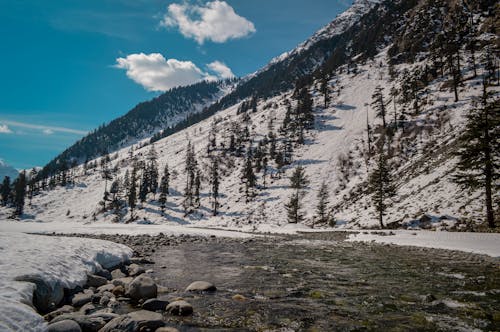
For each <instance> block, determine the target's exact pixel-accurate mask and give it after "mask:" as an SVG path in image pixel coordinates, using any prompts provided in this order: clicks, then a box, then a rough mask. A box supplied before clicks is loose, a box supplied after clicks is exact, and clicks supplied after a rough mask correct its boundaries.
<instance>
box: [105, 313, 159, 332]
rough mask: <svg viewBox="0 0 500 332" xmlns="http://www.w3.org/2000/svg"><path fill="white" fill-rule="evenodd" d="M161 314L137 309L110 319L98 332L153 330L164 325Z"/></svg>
mask: <svg viewBox="0 0 500 332" xmlns="http://www.w3.org/2000/svg"><path fill="white" fill-rule="evenodd" d="M164 325H165V323H164V322H163V316H162V315H161V314H159V313H156V312H152V311H147V310H139V311H134V312H131V313H129V314H126V315H123V316H120V317H117V318H114V319H112V320H111V321H110V322H109V323H107V324H106V325H105V326H104V327H103V328H102V329H101V330H100V331H99V332H114V331H125V332H135V331H155V330H156V329H157V328H159V327H162V326H164Z"/></svg>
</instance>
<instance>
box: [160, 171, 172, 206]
mask: <svg viewBox="0 0 500 332" xmlns="http://www.w3.org/2000/svg"><path fill="white" fill-rule="evenodd" d="M169 182H170V172H169V170H168V165H165V169H164V171H163V176H162V178H161V181H160V197H159V199H158V201H159V203H160V208H161V212H164V211H165V207H166V204H167V197H168V190H169Z"/></svg>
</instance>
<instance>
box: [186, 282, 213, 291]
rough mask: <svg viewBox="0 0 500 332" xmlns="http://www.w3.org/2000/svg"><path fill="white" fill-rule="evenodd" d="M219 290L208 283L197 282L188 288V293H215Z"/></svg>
mask: <svg viewBox="0 0 500 332" xmlns="http://www.w3.org/2000/svg"><path fill="white" fill-rule="evenodd" d="M216 290H217V288H216V287H215V286H214V285H213V284H211V283H209V282H207V281H195V282H192V283H191V285H189V286H187V288H186V292H214V291H216Z"/></svg>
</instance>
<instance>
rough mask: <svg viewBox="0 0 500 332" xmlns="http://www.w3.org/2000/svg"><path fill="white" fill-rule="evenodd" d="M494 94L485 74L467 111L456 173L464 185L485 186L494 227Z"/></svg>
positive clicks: (497, 117)
mask: <svg viewBox="0 0 500 332" xmlns="http://www.w3.org/2000/svg"><path fill="white" fill-rule="evenodd" d="M493 95H494V94H493V92H491V91H488V89H487V81H486V78H485V79H484V80H483V94H482V97H481V99H480V101H479V103H478V102H476V103H475V108H474V109H472V110H471V111H470V112H469V113H468V114H467V123H466V128H465V132H464V133H463V136H462V137H461V139H460V141H461V147H460V149H459V151H458V153H457V154H458V156H459V157H460V160H459V162H458V165H457V168H458V172H457V174H456V176H455V181H456V182H458V183H459V184H461V185H462V186H464V187H467V188H469V189H479V188H481V189H483V190H484V192H485V205H486V222H487V224H488V226H489V227H491V228H494V227H495V218H494V213H493V198H492V192H493V190H498V186H496V187H495V183H497V181H498V179H499V178H500V172H499V168H500V139H499V137H500V99H499V98H498V97H497V98H494V97H493Z"/></svg>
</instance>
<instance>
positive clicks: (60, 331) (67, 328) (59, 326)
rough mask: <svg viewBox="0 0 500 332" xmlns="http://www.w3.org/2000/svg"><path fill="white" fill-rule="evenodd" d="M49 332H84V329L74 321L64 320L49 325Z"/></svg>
mask: <svg viewBox="0 0 500 332" xmlns="http://www.w3.org/2000/svg"><path fill="white" fill-rule="evenodd" d="M48 332H82V328H81V327H80V325H78V323H77V322H75V321H74V320H70V319H67V320H62V321H60V322H56V323H53V324H49V326H48Z"/></svg>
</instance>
